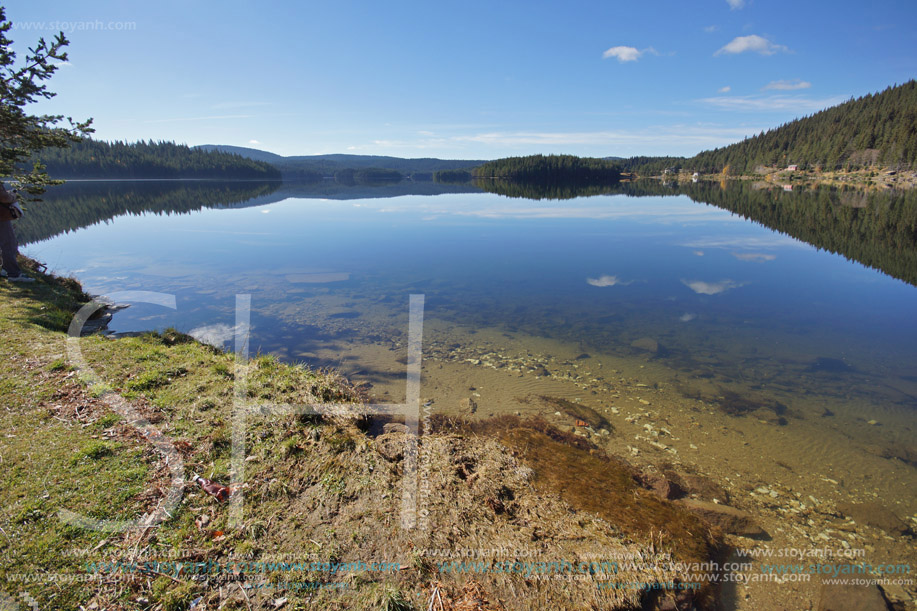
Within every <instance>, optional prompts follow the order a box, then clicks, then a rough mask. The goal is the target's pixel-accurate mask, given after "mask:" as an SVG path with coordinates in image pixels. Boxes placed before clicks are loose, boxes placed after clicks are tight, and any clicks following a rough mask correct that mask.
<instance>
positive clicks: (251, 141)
mask: <svg viewBox="0 0 917 611" xmlns="http://www.w3.org/2000/svg"><path fill="white" fill-rule="evenodd" d="M248 143H249V144H261V143H260V142H258V141H257V140H249V141H248Z"/></svg>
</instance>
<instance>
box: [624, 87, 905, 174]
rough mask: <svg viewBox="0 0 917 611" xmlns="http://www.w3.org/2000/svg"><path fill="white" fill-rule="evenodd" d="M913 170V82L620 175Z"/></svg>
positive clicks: (629, 166)
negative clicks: (793, 167) (670, 171)
mask: <svg viewBox="0 0 917 611" xmlns="http://www.w3.org/2000/svg"><path fill="white" fill-rule="evenodd" d="M789 165H798V166H799V169H821V170H829V171H830V170H837V169H842V168H847V169H861V168H866V167H872V166H884V167H893V168H897V169H904V168H917V81H913V80H912V81H908V82H907V83H904V84H903V85H898V86H895V87H889V88H887V89H886V90H885V91H882V92H881V93H875V94H870V95H865V96H863V97H861V98H857V99H855V100H854V99H851V100H849V101H848V102H845V103H843V104H840V105H838V106H834V107H831V108H829V109H827V110H823V111H821V112H818V113H815V114H814V115H811V116H809V117H804V118H802V119H797V120H795V121H791V122H790V123H786V124H784V125H781V126H780V127H776V128H774V129H771V130H768V131H767V132H761V133H760V134H758V135H757V136H754V137H752V138H746V139H745V140H744V141H742V142H739V143H736V144H733V145H730V146H726V147H723V148H717V149H713V150H712V151H703V152H702V153H699V154H697V155H695V156H694V157H687V158H685V157H632V158H630V159H627V160H624V161H623V162H621V166H622V168H623V169H625V170H631V171H636V172H638V173H640V174H643V175H645V176H646V175H653V174H661V173H662V172H663V171H664V170H665V169H666V168H670V169H675V170H678V169H686V170H689V171H696V172H700V173H705V174H712V173H720V172H725V173H726V174H729V175H748V174H753V173H757V172H758V171H759V170H761V169H764V168H781V169H782V168H785V167H787V166H789Z"/></svg>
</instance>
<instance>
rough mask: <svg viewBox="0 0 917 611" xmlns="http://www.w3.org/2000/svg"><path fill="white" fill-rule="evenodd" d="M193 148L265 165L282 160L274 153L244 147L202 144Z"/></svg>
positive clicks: (280, 156) (281, 157)
mask: <svg viewBox="0 0 917 611" xmlns="http://www.w3.org/2000/svg"><path fill="white" fill-rule="evenodd" d="M193 148H196V149H201V150H204V151H218V152H220V153H229V154H230V155H239V156H240V157H245V158H246V159H254V160H255V161H264V162H265V163H276V162H278V161H281V160H283V156H282V155H277V154H275V153H269V152H267V151H259V150H258V149H253V148H248V147H245V146H229V145H224V144H203V145H201V146H195V147H193Z"/></svg>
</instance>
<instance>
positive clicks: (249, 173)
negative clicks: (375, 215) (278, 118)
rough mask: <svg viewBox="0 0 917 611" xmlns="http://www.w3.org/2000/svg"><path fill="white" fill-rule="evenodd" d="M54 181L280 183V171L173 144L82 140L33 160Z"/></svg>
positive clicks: (269, 166)
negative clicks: (244, 181)
mask: <svg viewBox="0 0 917 611" xmlns="http://www.w3.org/2000/svg"><path fill="white" fill-rule="evenodd" d="M36 158H37V160H39V161H41V162H42V163H44V164H45V165H46V166H47V168H48V173H49V174H50V175H51V176H52V177H53V178H118V179H127V178H150V179H155V178H159V179H162V178H199V179H200V178H206V179H223V180H229V179H244V180H279V179H280V178H281V175H280V170H278V169H277V168H275V167H274V166H272V165H271V164H269V163H265V162H263V161H255V160H253V159H248V158H246V157H242V156H240V155H234V154H231V153H221V152H218V151H205V150H203V149H199V148H191V147H189V146H185V145H183V144H175V143H174V142H153V141H152V140H150V141H148V142H142V141H141V142H133V143H127V142H120V141H117V142H103V141H98V140H91V139H85V140H83V141H82V142H76V143H73V144H71V145H70V147H69V148H52V149H45V150H43V151H41V152H40V153H38V154H37V155H36Z"/></svg>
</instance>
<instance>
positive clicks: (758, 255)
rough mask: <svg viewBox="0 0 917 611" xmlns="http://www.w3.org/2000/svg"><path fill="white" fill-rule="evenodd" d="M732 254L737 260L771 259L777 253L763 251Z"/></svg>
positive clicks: (774, 257) (775, 256)
mask: <svg viewBox="0 0 917 611" xmlns="http://www.w3.org/2000/svg"><path fill="white" fill-rule="evenodd" d="M732 256H733V257H735V258H736V259H738V260H739V261H773V260H774V259H776V258H777V255H772V254H768V253H763V252H734V253H732Z"/></svg>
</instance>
